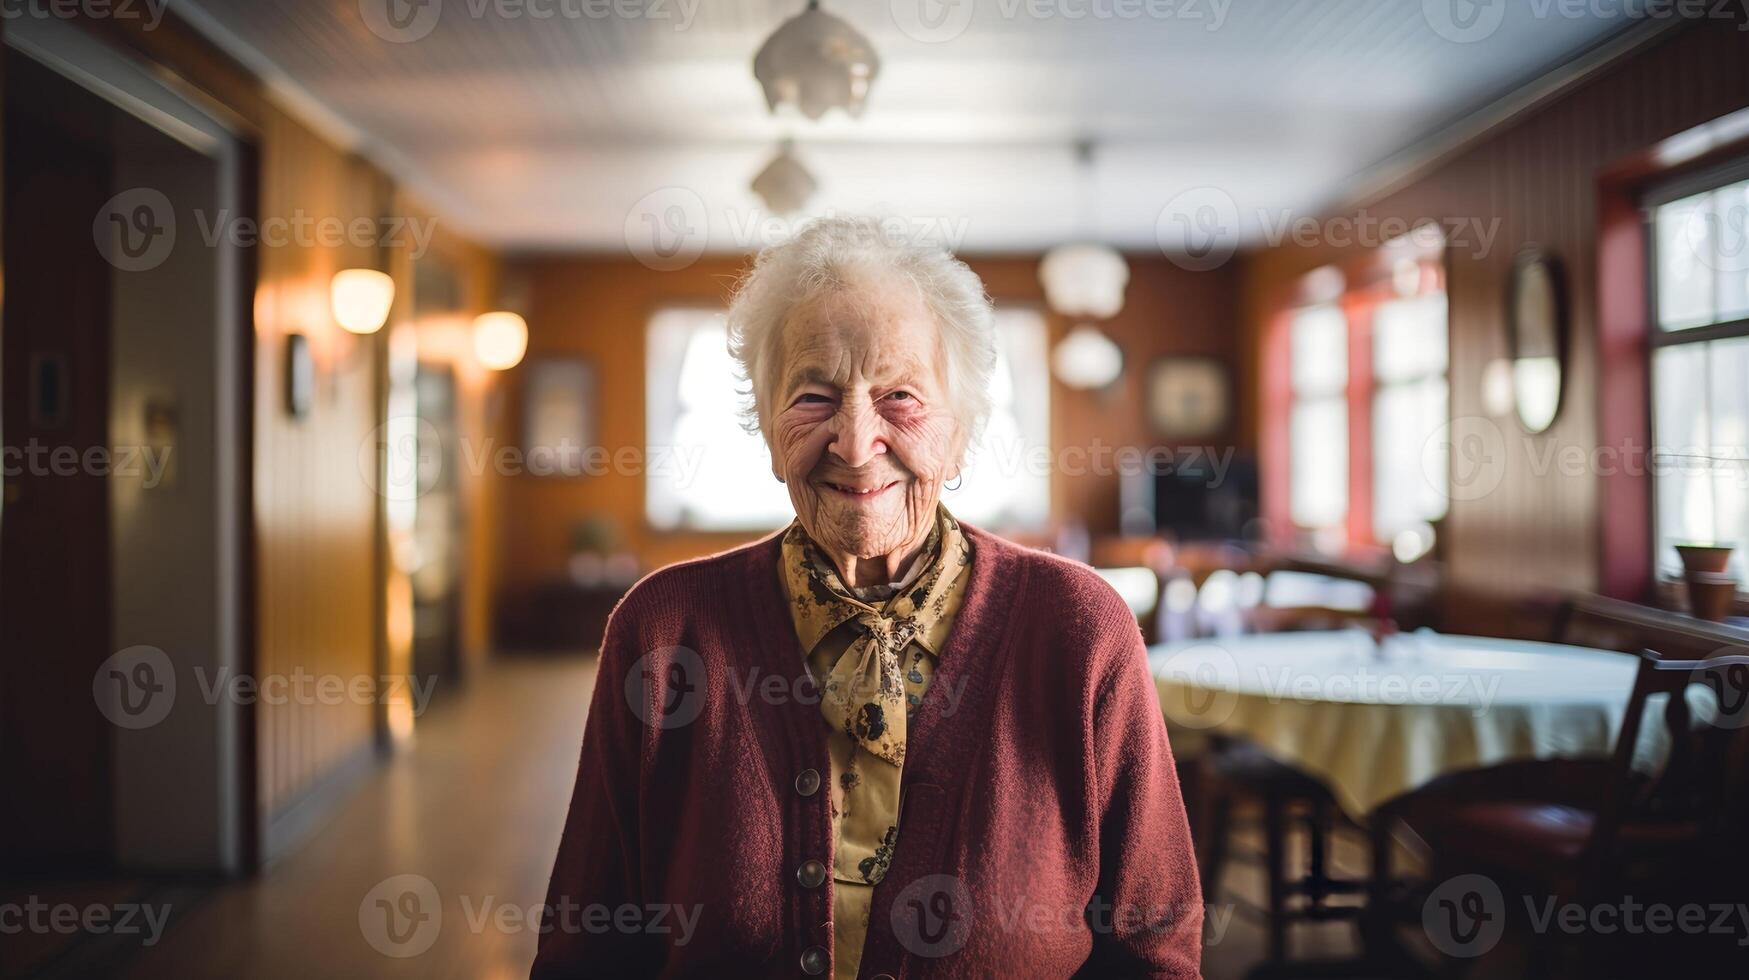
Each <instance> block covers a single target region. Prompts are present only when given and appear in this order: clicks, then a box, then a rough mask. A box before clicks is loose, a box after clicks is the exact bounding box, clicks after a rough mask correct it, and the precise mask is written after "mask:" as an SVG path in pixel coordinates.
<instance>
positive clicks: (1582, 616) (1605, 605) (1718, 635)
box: [1550, 594, 1749, 660]
mask: <svg viewBox="0 0 1749 980" xmlns="http://www.w3.org/2000/svg"><path fill="white" fill-rule="evenodd" d="M1550 638H1551V639H1553V640H1554V641H1555V642H1557V643H1570V644H1573V645H1575V646H1585V647H1595V648H1597V649H1600V650H1618V651H1620V652H1622V653H1637V652H1638V651H1640V650H1657V651H1659V652H1660V653H1661V654H1663V655H1664V657H1665V658H1666V659H1675V660H1702V659H1705V658H1707V657H1710V656H1713V655H1714V654H1717V653H1719V652H1720V651H1721V650H1722V649H1725V648H1728V647H1732V646H1743V645H1749V630H1745V629H1743V628H1741V627H1737V626H1728V625H1725V624H1722V623H1711V622H1707V621H1706V620H1700V619H1695V618H1693V617H1692V616H1687V615H1684V614H1682V613H1676V612H1670V611H1668V610H1664V609H1656V608H1653V607H1651V606H1641V605H1636V604H1634V603H1631V602H1623V601H1621V600H1619V599H1610V598H1608V597H1605V596H1600V595H1589V594H1580V595H1575V596H1571V597H1569V598H1568V599H1567V600H1566V601H1565V602H1563V603H1561V605H1560V607H1559V609H1558V611H1557V612H1556V613H1555V615H1554V620H1553V624H1552V628H1551V630H1550Z"/></svg>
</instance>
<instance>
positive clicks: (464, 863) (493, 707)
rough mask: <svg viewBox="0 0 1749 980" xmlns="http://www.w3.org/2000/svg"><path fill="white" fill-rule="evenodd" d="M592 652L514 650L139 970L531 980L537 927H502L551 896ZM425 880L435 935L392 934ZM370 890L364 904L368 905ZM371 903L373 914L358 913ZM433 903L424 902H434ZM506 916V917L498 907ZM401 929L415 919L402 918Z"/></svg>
mask: <svg viewBox="0 0 1749 980" xmlns="http://www.w3.org/2000/svg"><path fill="white" fill-rule="evenodd" d="M594 681H595V659H594V658H593V657H583V656H577V657H571V658H563V659H539V660H533V659H511V660H506V661H500V662H497V663H495V664H494V665H493V666H491V667H490V668H489V669H487V670H484V671H482V672H481V673H480V674H479V675H478V676H477V677H476V678H475V679H474V680H473V682H472V683H470V684H469V685H468V688H467V690H466V691H465V693H462V694H461V695H460V696H458V697H455V698H452V699H450V700H449V701H448V703H439V704H437V705H434V706H433V707H432V708H431V710H430V711H428V712H427V713H426V714H425V716H424V717H423V718H421V719H420V723H419V726H418V732H417V736H416V743H415V744H414V746H413V747H412V748H411V749H410V750H409V751H406V752H403V753H401V754H400V755H399V756H398V757H397V758H395V759H394V760H393V761H391V762H389V763H388V764H387V765H385V766H384V767H383V768H382V769H380V770H378V771H377V772H376V773H373V774H372V776H371V778H370V781H369V783H368V785H366V786H365V787H364V788H363V789H361V790H360V791H359V792H358V793H357V794H356V795H354V796H353V797H352V798H351V799H350V800H348V802H347V803H346V804H345V805H344V806H343V807H342V808H341V810H340V812H339V813H338V814H337V815H336V816H335V817H334V818H333V819H332V820H331V821H330V822H329V823H328V824H327V825H326V826H324V827H323V828H322V829H321V830H320V831H319V832H318V833H317V834H316V835H315V836H314V837H313V838H311V840H310V841H309V842H307V843H306V844H304V845H303V846H302V847H300V848H299V849H298V850H297V851H295V852H294V853H293V854H291V855H290V856H288V857H287V858H285V859H284V860H282V861H281V862H279V863H278V864H276V865H275V866H274V867H272V868H271V869H269V870H268V871H267V873H266V874H264V875H262V876H260V877H259V878H257V879H255V880H253V881H250V882H244V883H238V884H234V885H226V886H223V887H221V888H220V889H219V890H218V891H217V893H215V894H213V895H211V896H209V897H207V898H206V899H204V900H202V901H201V902H200V903H199V904H198V905H196V906H195V907H194V908H192V909H189V910H188V911H187V912H186V914H184V915H182V916H179V917H178V920H179V921H176V922H175V924H174V925H173V926H172V927H171V928H170V930H169V933H168V934H167V935H166V936H165V938H164V939H163V941H162V942H160V943H159V944H158V945H157V946H156V947H154V948H152V949H149V950H146V951H144V952H142V953H139V954H137V955H136V956H135V957H134V958H133V959H132V960H131V961H130V962H129V963H127V964H126V966H125V968H124V969H123V970H121V971H120V975H121V976H124V977H129V978H159V977H163V978H177V980H182V978H197V977H213V978H221V977H222V978H225V980H232V978H237V977H251V978H273V977H285V978H296V980H306V978H309V977H349V978H350V977H420V978H427V977H429V978H443V977H455V978H467V980H494V978H510V977H526V976H528V967H529V963H530V962H531V961H532V960H533V959H534V949H535V940H536V938H537V937H536V933H535V932H534V930H533V925H532V924H529V925H526V926H523V925H512V926H511V927H510V928H501V927H500V926H499V924H498V923H499V922H500V921H506V922H508V921H510V918H509V916H511V913H501V912H500V908H501V907H503V906H514V907H518V908H520V909H521V910H522V911H521V913H517V915H521V914H525V913H526V912H527V910H528V909H529V908H530V906H536V905H538V904H539V903H540V902H541V901H542V900H543V899H544V897H545V893H546V884H547V875H548V874H549V872H551V870H552V861H553V853H554V851H555V849H556V848H557V846H558V840H559V833H560V831H561V829H562V827H563V825H564V818H565V808H566V806H567V804H568V803H569V801H570V798H571V783H572V780H573V779H574V777H575V775H576V767H577V752H578V748H579V746H580V745H581V744H582V742H581V740H582V737H583V719H584V714H585V711H586V709H587V707H588V704H589V695H590V692H591V691H592V690H593V687H594ZM397 875H419V876H422V877H424V878H426V879H428V880H429V881H430V882H431V884H432V886H433V887H435V889H436V895H437V901H436V903H435V905H436V907H437V908H438V909H440V910H441V918H440V920H439V921H438V928H437V929H436V930H435V938H434V939H433V941H432V942H431V944H430V946H429V948H427V949H425V950H424V951H423V952H420V953H418V954H417V955H412V956H404V957H399V956H390V955H386V954H385V953H384V952H379V951H378V949H377V948H375V947H373V946H372V944H371V942H370V940H371V938H375V939H376V941H377V942H378V943H379V944H380V945H383V946H385V947H386V948H387V949H388V950H389V951H391V952H397V953H398V952H406V951H409V950H411V949H413V948H414V947H415V946H418V945H422V944H423V943H424V941H425V938H426V936H427V935H430V933H421V932H417V931H411V932H404V933H403V936H402V938H404V939H405V940H406V941H405V943H404V944H399V945H397V944H396V943H395V942H394V941H393V938H392V937H390V936H388V935H387V934H386V933H385V929H386V928H387V923H386V921H385V918H384V917H385V915H386V914H387V913H388V911H389V910H386V909H384V908H382V907H378V906H376V905H375V900H376V899H377V898H382V897H385V896H386V897H387V899H388V901H389V902H390V903H391V904H393V903H395V902H397V901H399V900H400V897H401V894H402V893H403V892H404V891H407V890H408V889H407V888H406V887H405V885H406V882H407V881H409V880H410V879H402V880H401V881H397V882H393V883H391V884H390V885H389V886H388V887H387V888H386V889H379V890H378V891H377V892H375V893H374V894H373V892H372V890H373V889H375V888H377V886H378V885H379V883H382V882H383V881H385V880H386V879H390V878H393V877H394V876H397ZM367 899H368V900H367ZM361 906H363V908H362V909H361ZM430 907H431V906H430V905H427V906H425V908H430ZM501 914H502V915H505V916H506V917H507V918H505V919H502V920H501V919H499V918H498V917H499V915H501ZM403 925H405V923H403Z"/></svg>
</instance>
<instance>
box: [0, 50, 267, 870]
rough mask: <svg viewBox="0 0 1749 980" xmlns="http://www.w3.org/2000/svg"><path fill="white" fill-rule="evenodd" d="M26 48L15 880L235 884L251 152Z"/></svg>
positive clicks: (73, 64)
mask: <svg viewBox="0 0 1749 980" xmlns="http://www.w3.org/2000/svg"><path fill="white" fill-rule="evenodd" d="M5 40H6V44H7V48H6V50H5V52H4V55H5V57H4V71H5V88H4V91H6V92H7V93H8V94H14V93H25V92H28V93H30V95H29V97H28V98H19V97H17V95H14V97H13V98H10V99H7V100H6V103H5V106H4V109H5V113H4V134H3V138H4V153H5V170H4V205H3V206H4V229H3V234H4V243H3V248H4V251H3V253H0V254H3V255H4V260H5V266H4V276H5V300H6V301H5V305H4V311H3V319H0V357H3V370H4V394H3V398H4V404H3V413H4V414H3V416H0V433H3V442H4V447H5V450H6V458H5V463H6V467H5V470H4V473H3V474H0V480H3V483H4V504H3V508H0V637H4V638H5V640H4V645H3V646H0V737H3V738H4V739H5V744H6V745H7V746H8V748H7V751H6V752H4V753H0V785H3V786H4V787H5V792H4V793H3V794H0V796H3V797H4V799H5V801H6V802H5V803H4V804H0V849H3V850H0V861H3V862H4V863H5V864H6V866H7V867H9V868H16V869H32V868H35V869H39V870H51V869H52V870H54V871H56V872H58V873H67V872H69V871H75V872H89V873H103V872H106V871H110V870H114V869H129V870H142V871H160V870H163V871H169V870H174V871H221V872H228V871H235V870H238V869H240V868H241V867H242V866H243V864H244V862H245V856H246V851H247V838H248V835H247V833H246V830H245V828H246V823H245V821H244V819H243V815H244V812H245V810H246V807H247V794H246V793H245V792H244V791H243V788H242V787H243V786H244V784H245V782H246V780H245V779H244V775H245V769H244V762H245V759H244V752H243V745H244V739H243V737H242V736H243V733H244V732H245V726H244V723H243V718H242V708H241V706H240V705H238V704H236V703H234V702H233V700H232V699H229V698H228V697H227V696H226V694H225V692H226V690H227V688H226V680H227V678H228V677H231V676H233V675H235V674H236V673H237V672H239V671H242V670H244V669H246V664H245V660H244V654H245V651H246V648H247V644H246V643H245V642H244V637H243V633H244V630H245V629H246V626H247V619H246V616H245V614H244V613H245V610H246V609H247V604H246V600H247V599H248V598H249V596H248V592H247V590H246V588H245V582H246V578H247V575H246V569H247V566H246V562H245V558H244V556H245V552H244V550H243V549H244V535H243V533H242V529H243V528H244V527H245V526H246V525H245V517H244V515H245V512H246V510H247V507H246V503H245V501H246V497H245V488H246V487H247V474H246V464H247V459H248V454H247V442H246V439H247V432H248V414H247V412H246V410H245V405H246V399H247V391H248V388H247V374H246V373H245V372H244V371H243V370H242V366H243V365H244V364H246V363H247V361H245V360H244V356H245V354H246V352H247V350H248V340H247V334H246V330H245V329H244V325H245V324H246V320H245V319H244V317H243V315H242V311H243V305H242V302H241V301H240V297H241V296H243V295H244V283H243V275H244V272H245V265H244V259H245V255H244V254H243V249H241V248H240V247H238V246H236V245H235V244H233V243H232V239H230V238H228V237H227V236H226V235H225V234H224V231H225V225H226V222H229V221H234V220H236V216H237V215H238V213H239V212H238V207H237V204H238V200H239V198H240V196H241V195H240V193H239V188H240V187H241V186H242V184H241V181H240V179H239V168H240V160H241V153H240V144H239V143H238V142H237V140H236V139H235V137H234V136H233V135H232V134H231V133H230V132H228V131H227V130H225V129H224V128H222V127H221V126H219V125H218V124H217V123H216V122H215V121H213V120H212V119H211V118H210V117H208V116H206V115H205V114H203V113H202V112H201V111H200V110H198V109H197V108H195V107H194V106H192V105H191V104H189V103H187V102H185V101H184V100H182V99H181V98H180V97H178V96H176V95H175V94H174V93H172V92H171V91H170V90H169V89H167V88H165V87H164V86H163V85H162V84H161V83H160V82H158V81H157V80H156V79H155V78H154V77H152V76H151V75H149V74H147V73H146V72H145V71H143V70H142V69H141V68H139V67H138V66H137V65H135V64H134V63H133V62H131V61H130V60H128V58H127V57H126V56H124V55H122V54H121V53H119V52H117V51H114V50H112V49H110V48H108V47H107V46H105V45H103V44H102V43H101V42H99V41H97V40H95V39H94V38H92V37H91V36H89V35H87V34H85V33H83V32H82V31H80V30H79V29H77V28H76V27H74V26H72V25H69V24H66V23H61V22H57V21H52V20H36V19H31V18H23V19H19V20H17V21H14V22H10V23H9V24H8V26H7V31H6V36H5Z"/></svg>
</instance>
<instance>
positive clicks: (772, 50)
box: [753, 0, 881, 119]
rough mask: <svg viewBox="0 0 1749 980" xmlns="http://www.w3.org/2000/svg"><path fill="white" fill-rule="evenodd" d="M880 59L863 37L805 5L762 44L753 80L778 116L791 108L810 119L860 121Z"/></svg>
mask: <svg viewBox="0 0 1749 980" xmlns="http://www.w3.org/2000/svg"><path fill="white" fill-rule="evenodd" d="M880 70H881V59H880V58H879V57H878V56H876V55H875V52H874V46H873V45H872V44H870V43H869V41H868V38H866V37H863V36H862V34H861V32H859V31H857V29H856V28H854V27H851V26H850V24H849V23H847V22H846V21H844V20H843V19H841V18H838V17H835V16H833V15H831V14H829V13H827V12H825V11H824V10H821V9H820V6H819V3H818V0H809V3H808V9H806V10H804V11H802V12H801V13H799V14H797V15H796V16H794V17H791V18H790V19H789V20H786V21H784V22H783V24H782V26H780V27H778V29H777V30H776V31H775V32H773V33H772V35H771V36H770V37H769V38H766V40H765V43H764V44H762V45H760V46H759V53H758V54H756V55H754V56H753V77H754V78H756V79H758V80H759V84H760V86H761V87H762V88H764V89H765V103H766V105H767V106H769V107H770V108H771V111H772V112H776V111H777V110H778V108H779V107H780V106H785V105H790V106H794V107H796V108H797V109H798V110H800V111H801V113H802V115H804V116H807V117H808V118H809V119H818V118H820V117H821V116H823V115H825V114H826V113H827V111H828V110H831V109H834V108H837V109H843V110H844V111H845V112H846V113H848V114H849V115H850V116H852V117H856V116H860V115H862V107H863V104H864V103H865V102H866V101H867V99H868V89H869V86H870V85H872V84H874V79H875V75H877V74H879V73H880Z"/></svg>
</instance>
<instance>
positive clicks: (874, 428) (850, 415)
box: [826, 405, 887, 468]
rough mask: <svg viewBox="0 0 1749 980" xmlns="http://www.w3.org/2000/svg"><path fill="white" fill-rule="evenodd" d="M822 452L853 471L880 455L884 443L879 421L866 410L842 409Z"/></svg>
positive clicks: (884, 448)
mask: <svg viewBox="0 0 1749 980" xmlns="http://www.w3.org/2000/svg"><path fill="white" fill-rule="evenodd" d="M826 450H827V452H830V453H831V454H832V455H834V456H837V457H838V458H839V459H842V460H843V461H844V464H845V465H846V466H850V467H853V468H858V467H861V466H863V465H865V464H867V463H868V462H869V460H872V459H874V458H875V457H876V456H880V455H882V454H884V453H885V452H886V451H887V443H886V438H885V437H884V436H883V435H882V434H881V431H880V419H879V417H877V416H876V415H875V413H874V411H873V410H872V409H870V408H866V407H861V406H853V405H846V406H845V407H844V408H843V410H842V411H840V412H839V415H838V419H837V425H836V429H835V431H834V432H833V434H832V442H831V443H830V444H829V445H827V447H826Z"/></svg>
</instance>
